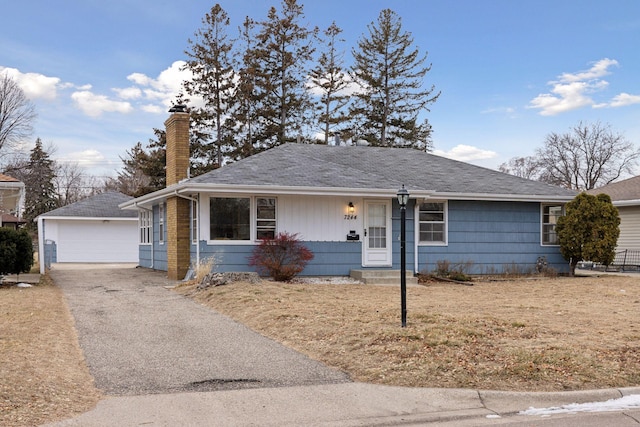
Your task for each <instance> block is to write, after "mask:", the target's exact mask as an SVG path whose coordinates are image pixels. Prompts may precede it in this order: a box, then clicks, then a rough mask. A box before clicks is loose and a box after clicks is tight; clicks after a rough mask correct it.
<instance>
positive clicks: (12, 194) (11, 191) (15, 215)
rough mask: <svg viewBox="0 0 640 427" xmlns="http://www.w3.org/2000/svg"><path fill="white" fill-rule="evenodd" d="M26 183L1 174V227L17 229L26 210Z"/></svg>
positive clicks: (22, 222)
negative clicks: (23, 211)
mask: <svg viewBox="0 0 640 427" xmlns="http://www.w3.org/2000/svg"><path fill="white" fill-rule="evenodd" d="M24 195H25V190H24V183H23V182H20V181H18V180H17V179H15V178H13V177H11V176H8V175H4V174H1V173H0V227H2V226H5V227H7V226H8V227H11V228H17V227H18V226H19V225H21V224H24V221H22V220H21V219H20V216H21V215H22V210H23V209H24Z"/></svg>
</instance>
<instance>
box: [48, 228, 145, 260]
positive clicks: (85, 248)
mask: <svg viewBox="0 0 640 427" xmlns="http://www.w3.org/2000/svg"><path fill="white" fill-rule="evenodd" d="M56 245H57V253H58V256H57V261H58V262H138V222H137V221H118V220H110V221H102V220H97V221H92V220H85V221H59V222H58V238H57V240H56Z"/></svg>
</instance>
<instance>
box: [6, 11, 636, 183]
mask: <svg viewBox="0 0 640 427" xmlns="http://www.w3.org/2000/svg"><path fill="white" fill-rule="evenodd" d="M300 3H301V4H303V5H304V9H305V15H306V22H308V23H309V24H310V25H317V26H319V27H320V28H321V29H324V28H326V27H327V26H328V25H329V24H331V22H332V21H334V20H335V21H336V23H337V25H338V26H340V27H341V28H342V29H343V30H344V33H343V36H344V38H345V39H346V43H345V49H346V50H347V54H346V55H345V58H346V60H347V61H350V54H349V50H350V48H351V47H352V46H355V44H356V42H357V40H358V38H360V37H361V36H362V35H363V34H364V33H366V31H367V27H366V26H367V24H369V23H371V22H372V21H375V20H376V19H377V17H378V14H379V12H380V10H382V9H384V8H391V9H393V10H394V11H395V12H396V13H398V15H400V17H401V18H402V23H403V28H404V29H405V30H407V31H410V32H411V33H412V34H413V36H414V39H415V44H416V45H417V46H418V47H419V48H420V49H421V51H423V52H425V51H427V52H428V53H429V56H428V61H429V62H431V63H432V64H433V68H432V70H431V72H429V73H428V74H427V84H429V85H430V84H434V85H435V86H436V90H440V91H442V95H441V96H440V99H439V100H438V101H437V102H436V103H435V104H433V105H432V106H431V112H430V113H427V117H428V118H429V121H430V122H431V124H432V126H433V129H434V135H433V140H434V148H435V153H436V154H440V155H445V156H448V157H452V158H456V159H458V160H463V161H468V162H471V163H474V164H478V165H481V166H486V167H490V168H497V167H498V165H500V164H501V163H503V162H505V161H507V160H508V159H510V158H512V157H515V156H527V155H531V154H533V153H534V150H535V149H536V148H538V147H541V146H542V144H543V142H544V138H545V136H546V135H547V134H548V133H550V132H567V131H569V129H570V128H571V127H572V126H573V125H575V124H577V123H578V122H579V121H581V120H582V121H586V122H595V121H600V122H602V123H605V124H610V125H611V126H612V128H613V129H614V130H616V131H618V132H621V133H623V134H624V135H625V136H626V138H627V139H628V140H629V141H631V142H633V143H634V144H635V145H636V146H637V147H639V146H640V78H639V76H640V53H639V52H640V46H639V44H638V43H639V42H638V41H639V40H640V2H638V1H637V0H610V1H592V0H553V1H547V0H537V1H517V0H493V1H489V0H487V1H482V0H460V1H450V0H395V1H390V0H387V1H381V0H340V1H338V0H322V1H320V0H306V1H300ZM214 4H215V3H214V2H206V1H202V0H181V1H177V0H153V1H151V0H135V1H132V0H109V1H104V0H100V1H94V0H61V1H50V0H25V1H21V2H17V1H15V2H9V3H8V4H5V5H3V25H2V26H1V27H0V71H2V70H4V71H8V72H10V73H12V75H13V76H14V78H16V80H18V82H19V84H20V85H21V87H22V88H23V89H24V90H25V93H26V94H27V96H28V97H29V98H30V99H31V100H32V101H33V102H34V104H35V105H36V109H37V113H38V118H37V120H36V122H35V126H34V127H35V130H34V134H33V137H32V138H31V139H30V140H29V141H26V144H25V147H26V149H27V150H28V149H30V148H32V147H33V142H34V141H35V138H36V137H40V138H41V139H42V140H43V141H44V143H45V145H46V144H52V145H54V146H55V147H57V151H56V153H55V155H54V157H55V158H56V159H59V160H61V161H77V162H80V164H81V165H84V166H86V167H88V168H89V171H90V172H91V173H94V174H96V175H113V174H115V170H117V169H118V168H120V166H121V161H120V159H119V157H120V156H123V155H124V154H125V151H126V150H128V149H130V148H131V147H133V146H134V145H135V143H136V142H138V141H141V142H143V143H146V142H147V140H148V139H149V138H151V137H152V136H153V133H152V129H153V128H154V127H155V128H162V126H163V123H164V120H165V119H166V118H167V116H168V113H167V109H168V105H169V104H170V101H171V100H172V99H174V94H175V93H176V91H177V90H178V89H179V86H180V81H181V79H182V74H181V73H180V71H179V62H178V61H181V60H184V59H185V54H184V51H185V49H187V48H188V43H187V40H188V39H189V38H192V37H193V35H194V33H195V31H196V30H197V29H198V28H200V27H201V20H202V17H203V16H204V15H205V13H207V12H208V11H209V10H210V9H211V7H212V6H213V5H214ZM220 5H221V6H222V7H223V8H224V9H225V10H226V11H227V12H228V14H229V15H230V18H231V21H232V22H231V24H232V25H231V28H232V30H231V31H234V30H235V28H236V27H237V26H239V25H240V24H241V22H242V20H243V19H244V17H245V16H247V15H248V16H250V17H252V18H254V19H257V20H261V19H264V18H265V17H266V13H267V10H268V7H269V6H272V5H273V6H276V7H277V8H278V9H279V6H280V3H279V1H272V2H268V1H264V0H229V1H221V2H220ZM638 173H640V168H639V169H638Z"/></svg>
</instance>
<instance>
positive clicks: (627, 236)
mask: <svg viewBox="0 0 640 427" xmlns="http://www.w3.org/2000/svg"><path fill="white" fill-rule="evenodd" d="M618 212H619V214H620V237H618V250H624V249H631V250H640V206H618Z"/></svg>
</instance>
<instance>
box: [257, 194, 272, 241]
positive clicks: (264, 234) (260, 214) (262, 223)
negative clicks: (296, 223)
mask: <svg viewBox="0 0 640 427" xmlns="http://www.w3.org/2000/svg"><path fill="white" fill-rule="evenodd" d="M274 237H276V199H274V198H267V197H256V239H273V238H274Z"/></svg>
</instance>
